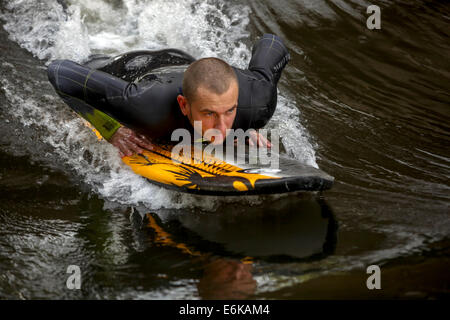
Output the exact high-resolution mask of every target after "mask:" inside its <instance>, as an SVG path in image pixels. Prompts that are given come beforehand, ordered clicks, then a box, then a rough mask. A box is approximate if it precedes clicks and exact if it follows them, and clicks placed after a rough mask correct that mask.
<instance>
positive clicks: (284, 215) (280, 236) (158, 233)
mask: <svg viewBox="0 0 450 320" xmlns="http://www.w3.org/2000/svg"><path fill="white" fill-rule="evenodd" d="M303 197H304V195H301V194H300V195H298V196H291V197H287V198H281V199H278V200H276V201H272V202H269V203H267V204H265V205H264V208H263V210H262V208H261V207H260V206H255V207H247V206H246V207H245V208H243V207H241V208H238V207H235V208H232V207H229V208H226V209H224V211H222V212H221V213H220V214H218V213H216V214H211V213H204V212H186V213H183V214H180V212H179V211H178V212H174V211H166V212H160V213H159V214H158V215H157V214H155V213H147V214H145V215H142V216H141V215H135V217H137V218H138V219H139V217H142V222H143V223H144V225H145V230H146V231H147V233H148V235H149V236H150V239H151V244H150V245H151V246H154V245H158V246H160V247H168V248H177V249H178V250H180V251H181V252H182V253H183V254H185V255H188V256H189V258H193V259H194V260H195V261H196V262H200V265H201V266H202V267H201V269H202V276H201V278H200V281H199V283H198V285H197V287H198V291H199V294H200V296H201V297H202V298H204V299H244V298H248V297H250V296H252V295H253V294H254V293H255V290H256V281H255V280H254V279H253V277H252V270H253V265H254V264H255V263H257V262H258V261H270V262H289V261H299V260H316V259H322V258H324V257H326V256H328V255H330V254H333V252H334V250H335V248H336V241H337V222H336V220H335V218H334V215H333V212H332V210H331V208H330V207H329V206H328V205H327V203H326V201H325V200H323V199H322V198H317V199H316V198H311V199H305V198H303ZM161 216H163V217H164V219H162V218H161Z"/></svg>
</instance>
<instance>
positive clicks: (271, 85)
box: [48, 34, 289, 140]
mask: <svg viewBox="0 0 450 320" xmlns="http://www.w3.org/2000/svg"><path fill="white" fill-rule="evenodd" d="M193 61H195V59H194V58H193V57H191V56H190V55H188V54H186V53H184V52H182V51H180V50H174V49H169V50H161V51H135V52H130V53H126V54H124V55H121V56H119V57H115V58H107V59H105V58H100V59H94V60H92V61H90V62H89V63H88V64H86V65H80V64H77V63H75V62H73V61H69V60H56V61H54V62H52V63H51V64H50V65H49V67H48V78H49V80H50V82H51V83H52V85H53V87H54V88H55V90H56V92H57V93H58V94H59V95H60V96H61V97H62V99H63V100H64V101H65V102H66V103H67V104H68V105H69V106H70V107H71V108H72V109H74V110H75V111H76V112H78V113H79V114H80V115H81V116H83V117H84V118H85V119H87V120H88V121H90V122H91V123H92V124H93V125H94V126H95V127H96V128H97V129H98V130H99V131H100V133H102V135H103V136H104V137H105V135H106V138H108V136H111V135H112V134H113V133H114V132H115V130H117V128H118V127H119V126H120V124H123V125H125V126H126V127H129V128H131V129H134V130H136V131H138V132H141V133H144V134H146V135H148V136H150V137H152V138H163V139H169V140H170V135H171V134H172V131H173V130H175V129H177V128H187V129H190V130H191V129H192V126H191V125H190V123H189V121H188V119H187V117H185V116H184V115H183V114H182V113H181V110H180V107H179V105H178V102H177V96H178V95H179V94H182V80H183V72H184V70H185V68H187V66H188V65H189V64H190V63H192V62H193ZM288 61H289V53H288V51H287V48H286V46H285V45H284V44H283V42H282V40H281V39H280V38H279V37H277V36H275V35H271V34H265V35H263V37H262V38H261V39H260V40H258V42H257V43H256V44H255V45H254V47H253V50H252V58H251V60H250V63H249V67H248V69H246V70H242V69H238V68H234V70H235V71H236V75H237V78H238V82H239V100H238V107H237V112H236V118H235V120H234V123H233V129H237V128H241V129H243V130H247V129H249V128H253V129H259V128H261V127H263V126H264V125H265V124H266V123H267V122H268V121H269V120H270V118H271V117H272V115H273V113H274V111H275V107H276V103H277V83H278V80H279V78H280V76H281V72H282V70H283V68H284V67H285V65H286V64H287V62H288ZM99 110H100V111H101V112H98V111H99ZM107 115H109V116H110V117H112V118H113V119H115V120H116V121H114V120H113V119H111V118H109V117H108V116H107ZM96 118H97V119H96ZM99 119H100V120H99ZM102 119H103V120H102ZM117 121H118V122H120V124H118V123H117ZM99 127H101V128H99ZM102 129H103V132H102ZM111 132H112V133H111Z"/></svg>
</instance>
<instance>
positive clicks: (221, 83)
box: [177, 58, 239, 143]
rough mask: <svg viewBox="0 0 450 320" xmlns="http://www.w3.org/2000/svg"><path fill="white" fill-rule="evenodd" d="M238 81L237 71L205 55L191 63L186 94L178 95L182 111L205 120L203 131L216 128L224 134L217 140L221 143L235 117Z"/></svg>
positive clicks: (185, 87)
mask: <svg viewBox="0 0 450 320" xmlns="http://www.w3.org/2000/svg"><path fill="white" fill-rule="evenodd" d="M238 96H239V85H238V81H237V77H236V74H235V72H234V70H233V68H231V67H230V66H229V65H228V64H227V63H226V62H225V61H223V60H220V59H218V58H203V59H200V60H197V61H195V62H194V63H192V64H191V65H190V66H189V67H188V68H187V70H186V71H185V72H184V77H183V95H179V96H178V97H177V100H178V104H179V105H180V108H181V112H183V114H184V115H185V116H187V117H188V118H189V121H190V122H191V124H192V125H193V124H194V121H201V122H202V134H204V133H205V131H206V130H208V129H217V130H219V131H220V133H221V134H222V136H221V137H220V138H219V137H218V138H217V139H216V140H215V141H214V143H222V142H223V140H224V139H225V136H226V129H230V128H231V127H232V125H233V122H234V118H235V117H236V109H237V103H238Z"/></svg>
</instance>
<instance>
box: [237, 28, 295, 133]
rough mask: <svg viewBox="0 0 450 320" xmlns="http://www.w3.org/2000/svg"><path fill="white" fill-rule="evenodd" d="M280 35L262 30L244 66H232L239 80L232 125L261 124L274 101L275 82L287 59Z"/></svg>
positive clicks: (253, 126)
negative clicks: (247, 63) (236, 103)
mask: <svg viewBox="0 0 450 320" xmlns="http://www.w3.org/2000/svg"><path fill="white" fill-rule="evenodd" d="M289 58H290V57H289V52H288V50H287V48H286V46H285V45H284V43H283V41H282V40H281V38H279V37H277V36H276V35H273V34H264V35H263V36H262V37H261V38H260V39H259V40H258V41H257V42H256V43H255V45H254V46H253V49H252V58H251V59H250V63H249V66H248V69H246V70H241V69H237V68H235V71H236V75H237V77H238V81H239V104H238V110H237V114H236V118H235V121H234V123H233V129H237V128H241V129H243V130H247V129H249V128H253V129H259V128H262V127H264V126H265V125H266V124H267V123H268V122H269V120H270V118H271V117H272V116H273V114H274V112H275V108H276V105H277V85H278V80H279V79H280V77H281V73H282V71H283V69H284V67H285V66H286V64H287V63H288V61H289Z"/></svg>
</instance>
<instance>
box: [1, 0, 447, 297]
mask: <svg viewBox="0 0 450 320" xmlns="http://www.w3.org/2000/svg"><path fill="white" fill-rule="evenodd" d="M50 2H51V1H50ZM11 3H12V2H11ZM34 3H35V4H34V5H36V6H37V9H36V15H34V19H35V20H30V19H29V18H27V19H25V18H22V19H20V17H21V16H23V17H28V16H27V12H26V8H27V6H30V7H32V5H31V4H27V3H25V4H20V5H19V4H15V5H10V4H8V5H9V6H8V5H7V4H6V3H3V4H2V7H1V8H2V12H3V16H2V20H1V21H3V24H4V26H7V24H8V23H9V24H11V23H12V24H13V25H17V26H19V24H18V22H17V21H21V24H20V26H22V27H20V28H19V27H17V28H16V29H11V27H10V25H9V27H7V29H8V28H9V29H8V30H9V31H5V30H4V29H3V28H1V29H0V70H1V76H0V79H1V83H0V85H1V86H0V123H1V125H0V164H1V165H0V199H1V202H0V298H4V299H5V298H6V299H38V298H44V299H72V298H74V299H79V298H81V299H139V298H142V299H198V298H200V299H202V298H203V299H208V298H258V299H266V298H270V299H297V298H302V299H305V298H306V299H308V298H310V299H316V298H319V299H320V298H358V297H362V298H427V297H428V298H436V297H438V298H439V297H448V292H449V278H448V276H447V275H446V272H445V270H448V266H449V254H448V248H449V247H450V246H449V244H448V240H449V234H450V217H449V212H450V210H449V209H450V184H449V178H450V104H449V102H450V97H449V87H450V81H449V80H450V75H449V70H450V61H449V59H448V52H450V50H449V49H450V43H449V32H448V30H449V28H448V23H449V16H450V6H449V5H448V3H447V2H446V1H383V2H382V3H379V6H380V7H381V12H382V15H381V19H382V24H381V30H368V29H367V28H366V18H367V16H368V15H367V14H366V13H365V8H366V7H367V5H368V4H366V3H365V2H363V1H345V2H344V1H300V0H298V1H271V0H265V1H248V2H246V3H245V7H246V8H247V10H248V23H247V24H246V25H245V32H247V33H248V36H247V37H244V38H243V40H242V41H241V42H242V43H243V44H244V46H246V47H247V48H250V47H251V43H252V40H253V39H256V38H257V37H258V36H259V35H260V34H262V33H265V32H272V33H276V34H278V35H279V36H281V37H282V38H283V39H285V41H286V44H287V46H288V48H289V49H290V52H291V61H290V63H289V65H288V67H287V68H286V70H285V72H284V74H283V77H282V78H281V83H280V92H281V93H282V96H283V97H284V99H286V100H289V101H291V103H293V107H292V108H294V109H298V110H299V112H300V113H299V115H295V114H293V115H292V116H290V115H283V114H281V115H277V119H275V124H278V125H280V126H283V125H284V126H291V125H292V122H289V121H294V122H295V121H296V122H297V123H298V124H299V125H300V124H301V126H300V127H298V128H297V127H294V128H293V130H297V129H298V130H297V131H298V132H300V133H299V136H295V137H294V138H295V139H289V137H286V140H283V143H284V144H285V145H286V149H288V150H290V152H291V154H292V156H295V157H297V158H298V159H300V160H301V159H306V160H308V161H315V162H316V163H317V164H318V166H319V167H320V168H321V169H322V170H324V171H326V172H328V173H330V174H331V175H333V176H334V177H335V179H336V181H335V185H334V187H333V189H331V190H330V191H327V192H324V193H323V194H316V193H311V194H308V193H303V194H302V193H300V194H289V195H285V196H267V197H249V198H246V199H244V200H242V199H236V198H230V199H217V198H214V197H200V196H197V197H193V196H188V195H180V194H176V193H173V192H171V191H164V190H160V189H159V188H156V187H148V186H144V185H141V184H139V183H140V182H136V183H134V181H135V180H132V179H133V178H132V176H131V175H129V174H128V173H127V172H126V171H124V169H123V167H121V164H120V161H119V160H118V158H117V156H116V154H115V151H114V150H113V149H112V148H110V147H109V146H106V145H103V144H100V143H99V142H96V140H95V138H94V137H92V136H90V132H89V129H86V128H83V126H82V125H80V123H79V122H77V120H76V116H75V115H73V114H72V113H71V112H70V111H69V110H68V108H67V107H65V106H64V105H63V103H62V102H60V101H59V100H58V98H57V97H56V95H55V93H54V92H53V91H52V89H51V87H50V85H49V84H48V83H47V80H46V74H45V63H46V61H47V59H48V58H55V57H58V55H59V56H61V55H62V54H66V55H68V56H69V55H70V54H72V53H73V52H72V51H77V49H73V48H74V47H73V46H74V44H73V43H67V48H66V51H61V50H60V51H56V49H54V48H58V43H56V44H55V43H53V42H52V41H54V39H53V40H52V38H51V37H48V38H46V37H47V36H48V35H49V34H50V35H51V34H53V33H55V32H56V31H57V30H53V29H51V28H52V25H50V24H49V25H44V27H41V28H38V27H37V26H38V25H39V23H41V25H42V24H43V22H42V21H47V20H45V19H41V17H40V14H43V11H42V12H41V11H39V8H41V7H40V5H41V3H43V2H42V1H37V2H34ZM36 3H37V4H36ZM55 3H56V1H55ZM68 3H69V4H72V5H74V6H75V7H77V6H78V7H80V8H81V11H82V13H84V14H85V22H86V24H90V25H89V26H90V28H91V29H89V30H88V32H91V33H92V32H93V31H92V30H93V29H92V28H94V27H96V28H99V30H100V31H101V30H103V29H102V24H101V23H100V22H96V21H97V20H95V19H100V18H98V17H97V16H96V15H95V14H94V13H97V14H98V13H99V12H98V11H95V10H99V9H95V8H94V9H92V8H89V10H88V9H86V8H84V7H82V5H81V4H79V3H78V2H77V1H71V2H68ZM102 3H103V2H102ZM105 3H112V4H113V5H112V6H111V7H108V8H109V9H108V10H111V12H109V14H110V15H113V14H114V13H115V12H116V11H114V10H125V9H126V8H128V9H129V10H131V9H130V7H127V5H128V4H127V3H128V2H127V1H123V2H122V1H113V2H105ZM149 3H150V4H153V5H154V4H155V3H156V4H158V3H159V2H158V1H149ZM196 3H197V2H195V1H194V2H192V5H193V8H194V9H193V13H192V12H191V13H187V14H186V15H187V18H186V19H185V20H183V21H184V23H186V24H187V26H188V27H192V26H191V25H189V21H190V20H189V19H190V18H191V16H192V17H197V15H196V13H195V12H196V11H195V8H196V7H195V6H196ZM210 3H211V4H212V5H213V6H215V8H216V7H217V8H219V9H220V10H222V11H223V15H224V16H227V15H230V10H232V8H233V6H235V5H236V4H235V3H234V2H231V3H228V4H226V5H223V6H219V5H217V3H219V4H220V2H218V1H211V2H210ZM150 4H149V5H150ZM170 5H172V4H170V3H169V4H161V5H160V6H161V7H160V9H161V10H163V9H164V8H165V7H166V6H170ZM219 9H217V10H218V11H217V10H216V11H212V13H208V12H206V14H205V16H206V20H205V21H207V22H208V23H209V24H207V25H206V29H207V31H208V32H210V33H208V32H207V33H206V34H207V35H209V36H210V37H212V38H213V39H215V38H214V32H215V30H219V29H218V28H219V27H218V26H220V25H221V22H220V21H216V20H214V19H217V17H221V15H220V14H221V12H222V11H220V10H219ZM42 10H43V9H42ZM197 10H200V9H197ZM136 14H137V13H136ZM208 14H210V16H208ZM218 14H219V15H218ZM217 15H218V16H217ZM13 17H15V18H16V19H17V21H16V22H14V21H15V20H14V19H13ZM40 19H41V20H40ZM208 19H209V20H208ZM219 20H220V19H219ZM48 21H52V20H51V19H49V20H48ZM102 21H103V20H102ZM105 21H106V20H105ZM102 23H103V22H102ZM92 26H94V27H92ZM27 28H28V29H27ZM94 29H95V28H94ZM11 30H14V32H16V33H14V32H12V31H11ZM73 30H74V38H75V35H76V32H78V31H77V30H78V29H76V28H74V29H73ZM99 30H96V31H97V32H100V31H99ZM220 30H221V29H220ZM39 32H41V33H39ZM80 32H81V31H80ZM180 32H182V31H181V30H180ZM15 34H16V35H20V37H19V36H17V38H14V35H15ZM141 36H142V37H145V34H143V35H141ZM228 36H229V35H227V37H228ZM218 37H219V39H220V37H221V36H218ZM222 37H225V36H224V35H222ZM24 39H31V40H29V41H28V40H27V41H28V42H27V41H25V40H24ZM193 39H194V40H195V38H193ZM227 39H230V38H227ZM43 40H45V41H46V42H43ZM191 40H192V39H191ZM194 40H193V41H194ZM203 40H204V39H203ZM203 40H202V41H203ZM91 41H93V42H95V41H99V40H98V39H97V38H95V39H92V38H91ZM130 41H131V40H130ZM170 41H171V40H170V38H168V39H167V42H168V43H169V44H170V43H171V42H170ZM202 41H199V42H198V43H195V45H197V46H199V50H200V51H201V46H202V45H203V44H204V43H206V44H207V45H210V44H209V42H202ZM204 41H206V40H204ZM18 43H20V44H21V45H22V46H23V47H24V48H21V47H20V46H19V44H18ZM98 43H99V42H98ZM226 45H227V46H226V48H225V49H223V48H222V47H220V46H219V45H217V48H218V50H222V51H221V52H226V54H229V56H228V57H230V59H234V55H233V54H234V53H235V51H237V49H236V48H239V47H237V46H233V41H231V40H230V41H229V43H227V44H226ZM27 46H28V47H27ZM70 46H72V47H70ZM127 46H128V47H127ZM205 46H206V45H205ZM99 47H100V45H98V46H97V47H95V48H96V49H95V50H93V51H94V52H99V51H102V50H100V49H99ZM119 47H120V46H119ZM131 47H132V46H131V45H129V44H126V46H125V47H123V48H125V49H126V48H131ZM30 48H31V49H30ZM36 48H38V49H39V48H40V49H39V50H38V49H36ZM47 48H50V49H52V50H53V49H54V50H55V51H51V50H50V51H48V52H50V53H48V55H49V56H47V57H46V56H45V53H46V52H47V51H45V50H47ZM120 48H122V47H120ZM208 48H210V47H208ZM58 50H59V49H58ZM108 50H109V49H104V51H105V52H107V51H108ZM117 50H118V51H120V50H119V49H117ZM30 51H31V52H30ZM81 51H82V49H80V52H77V53H76V56H77V57H80V59H81V58H82V57H83V53H82V52H81ZM55 52H56V53H55ZM40 53H42V55H43V56H40ZM33 54H34V56H33ZM224 54H225V53H224ZM226 54H225V55H226ZM247 54H248V52H247ZM244 56H245V54H244ZM226 57H227V56H226ZM281 106H282V109H280V110H283V111H288V110H291V111H292V108H291V109H289V108H287V107H286V102H285V101H284V100H283V101H282V103H281ZM292 119H293V120H292ZM291 129H292V126H291ZM286 132H289V131H286ZM300 138H302V139H304V140H302V139H300ZM304 141H306V142H308V144H306V145H305V144H303V142H304ZM290 144H292V145H290ZM296 144H297V145H296ZM302 152H303V154H300V153H302ZM309 153H312V154H313V155H314V157H313V158H311V157H309V156H308V154H309ZM311 159H312V160H311ZM127 181H132V182H133V185H136V187H135V188H133V187H132V186H130V184H127ZM136 181H138V180H136ZM142 199H148V201H142ZM147 214H148V215H147ZM372 264H377V265H380V266H381V270H382V288H383V289H382V290H379V291H378V292H374V291H369V290H367V288H366V287H365V280H366V278H367V276H368V275H367V274H366V268H367V266H369V265H372ZM69 265H78V266H79V267H80V269H81V272H82V286H81V289H80V290H69V289H67V287H66V280H67V278H68V276H69V274H67V273H66V270H67V267H68V266H69ZM383 275H385V277H383ZM419 278H420V279H422V280H423V281H422V280H421V281H419V280H418V279H419Z"/></svg>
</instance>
